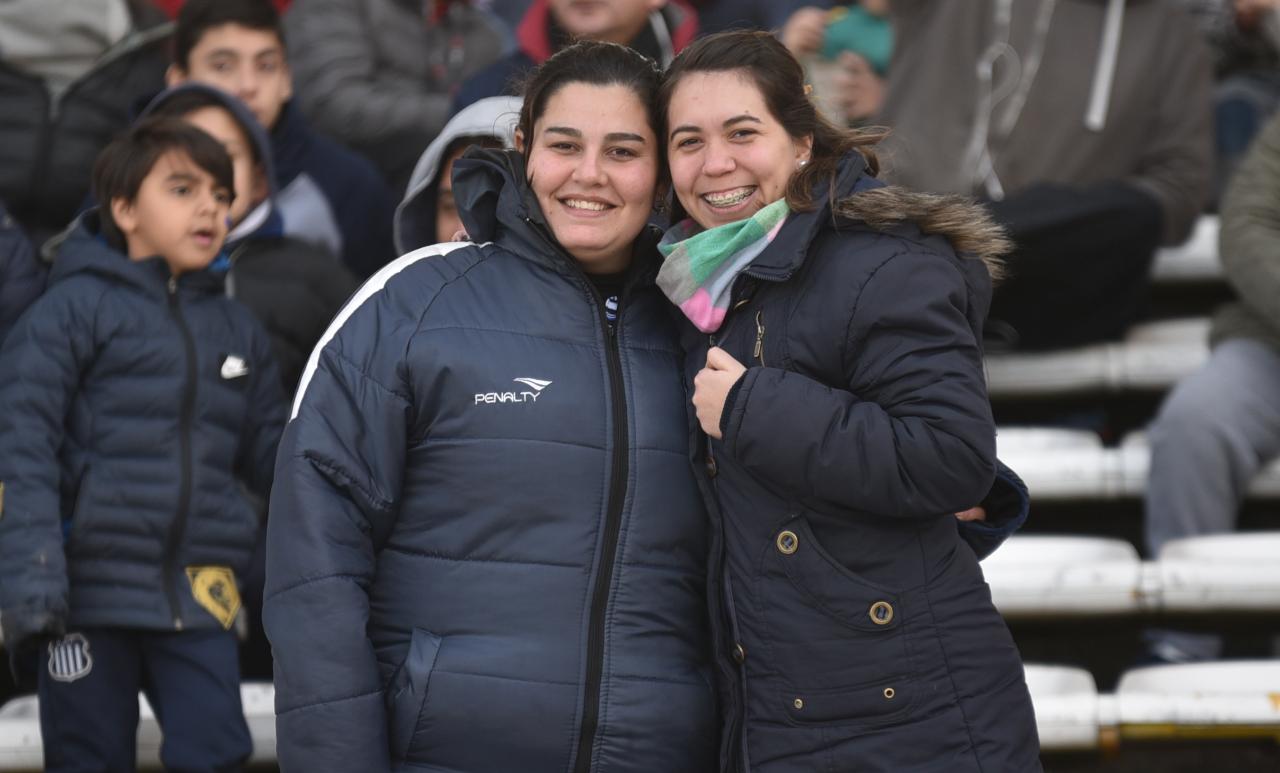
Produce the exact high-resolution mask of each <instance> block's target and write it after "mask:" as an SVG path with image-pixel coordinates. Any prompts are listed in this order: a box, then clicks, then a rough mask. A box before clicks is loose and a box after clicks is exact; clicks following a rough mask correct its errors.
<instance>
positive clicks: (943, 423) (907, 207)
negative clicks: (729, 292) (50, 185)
mask: <svg viewBox="0 0 1280 773" xmlns="http://www.w3.org/2000/svg"><path fill="white" fill-rule="evenodd" d="M863 170H864V164H863V162H862V159H861V157H860V156H851V157H850V158H848V159H846V160H845V161H844V163H843V165H842V167H841V171H840V173H839V176H838V181H837V185H836V191H838V193H839V195H840V196H841V197H842V201H841V202H840V206H839V210H840V216H839V217H833V216H832V211H831V210H832V208H831V206H830V202H829V201H828V199H827V196H826V195H825V191H826V186H823V190H822V191H817V193H818V194H819V201H820V204H821V205H820V206H819V207H818V209H817V210H816V211H813V212H809V213H793V214H792V215H791V216H790V217H789V218H788V220H787V221H786V223H785V224H784V226H783V228H782V230H781V231H780V232H779V234H778V236H777V237H776V238H775V240H774V241H773V243H772V244H770V245H769V247H768V248H766V250H765V251H764V252H763V253H762V254H761V255H760V256H759V257H758V258H756V260H755V262H754V263H752V265H751V266H750V267H749V268H748V269H747V270H746V272H745V275H744V276H745V277H746V278H745V279H740V280H739V284H738V286H737V288H736V289H735V293H736V297H735V300H734V303H733V305H732V308H733V311H732V312H730V314H729V316H728V318H727V319H726V321H725V323H724V326H723V327H722V328H721V330H720V332H719V333H718V334H717V335H716V336H715V337H714V338H715V343H716V344H717V345H719V346H721V347H723V348H724V349H726V350H727V351H728V352H729V354H731V355H733V356H734V357H735V358H737V359H738V360H739V361H740V362H742V363H743V364H745V365H747V366H748V370H747V372H746V375H745V376H743V378H742V379H741V380H740V381H739V382H738V385H737V386H736V387H735V388H734V390H733V391H731V392H730V395H729V399H728V401H727V402H726V405H725V413H724V420H723V424H722V430H723V440H719V441H711V443H710V445H709V447H708V446H707V445H706V444H705V443H703V442H702V441H701V440H700V438H699V437H695V442H694V443H693V444H692V447H693V450H694V453H695V458H696V460H697V461H698V462H699V463H700V465H699V466H702V464H703V463H705V464H706V466H707V469H708V471H709V475H708V477H707V478H706V479H705V481H704V482H705V483H706V487H705V491H706V493H707V495H708V499H709V502H710V503H711V505H712V506H713V527H712V536H711V539H712V552H711V556H712V561H711V563H712V566H711V577H710V582H711V584H712V586H713V587H712V590H711V593H710V594H709V596H710V599H711V605H712V625H713V635H714V638H715V648H716V651H717V655H718V656H719V657H718V675H719V677H720V683H721V685H722V698H723V708H724V714H725V721H726V726H725V728H726V732H725V734H724V743H725V749H724V754H723V761H724V765H725V768H726V769H727V770H732V771H736V772H742V771H751V772H752V773H801V772H802V771H803V773H811V772H812V771H816V770H824V771H825V770H832V771H834V770H858V771H903V770H912V771H925V770H929V771H948V773H953V772H957V771H986V772H987V773H992V772H993V771H1009V772H1010V773H1013V772H1014V771H1017V772H1018V773H1023V772H1025V771H1032V770H1037V769H1038V768H1039V763H1038V752H1039V748H1038V743H1037V740H1036V729H1035V721H1034V716H1033V713H1032V707H1031V701H1030V698H1029V696H1028V693H1027V688H1026V686H1025V684H1024V681H1023V671H1022V664H1021V662H1020V660H1019V657H1018V651H1017V649H1016V648H1015V647H1014V644H1013V640H1012V639H1011V637H1010V636H1009V632H1008V630H1007V629H1006V628H1005V625H1004V622H1003V621H1002V620H1001V618H1000V615H999V614H998V613H997V612H996V610H995V608H994V607H993V606H992V603H991V597H990V593H989V591H988V589H987V587H986V584H985V583H984V582H983V578H982V572H981V570H980V569H979V567H978V562H977V558H976V556H975V554H974V551H973V550H971V549H970V547H969V546H968V545H967V544H966V543H965V542H964V541H963V540H962V539H961V538H960V536H959V534H958V530H957V529H956V524H955V516H954V515H953V514H954V513H956V512H959V511H961V510H964V509H966V508H968V507H970V506H972V505H973V504H974V503H975V502H978V501H980V500H981V499H982V498H983V497H984V496H985V495H986V494H987V492H988V487H989V486H990V485H991V483H992V481H993V478H994V476H995V472H996V466H997V463H996V458H995V430H994V425H993V423H992V418H991V410H990V406H989V404H988V400H987V394H986V387H985V380H984V377H983V369H982V352H981V350H980V343H979V342H980V341H981V329H982V321H983V317H984V316H985V314H986V311H987V304H988V302H989V299H990V279H989V277H988V272H987V268H986V267H985V266H984V265H983V262H982V261H980V260H977V259H970V258H960V257H957V256H956V253H955V252H954V251H953V249H952V246H951V244H949V243H948V239H947V237H946V236H941V235H930V236H926V235H924V234H922V233H921V228H919V227H917V226H916V225H914V224H911V223H910V221H915V220H918V219H924V220H925V221H926V225H925V227H926V228H929V229H931V230H943V231H946V232H947V233H948V235H949V236H951V237H952V239H953V240H954V241H957V242H958V243H959V244H960V245H961V246H962V247H968V246H973V247H977V248H979V249H980V248H981V246H982V240H983V239H984V238H986V237H987V236H990V235H991V234H990V233H989V232H980V233H966V232H965V229H971V228H972V227H973V226H974V225H975V224H977V217H976V216H975V214H974V213H973V212H970V211H968V210H966V209H964V208H962V207H959V205H956V204H954V203H950V202H947V201H945V200H944V201H941V202H940V201H939V200H938V199H936V198H931V197H924V196H920V195H916V194H907V193H904V192H901V191H897V190H895V189H886V188H883V187H882V186H881V184H880V183H878V182H876V181H875V180H873V179H872V178H870V177H868V176H865V175H864V173H863ZM872 189H878V190H872ZM852 193H857V194H858V195H855V196H852V197H851V198H843V197H848V196H849V194H852ZM868 217H872V218H874V219H875V221H876V222H877V223H878V224H879V225H881V226H882V227H881V230H876V229H873V228H871V227H869V226H868V225H867V223H866V218H868ZM894 220H896V221H908V222H896V223H894V224H888V223H887V222H883V221H894ZM948 223H950V224H951V225H948ZM686 344H687V347H688V348H689V357H688V360H687V363H686V374H687V377H688V380H689V385H691V382H692V378H693V376H694V375H695V374H696V373H697V371H698V369H699V368H700V367H701V366H702V365H703V364H704V363H705V361H706V351H707V347H708V346H709V344H710V342H709V341H708V337H707V336H705V335H700V334H690V335H688V337H687V339H686Z"/></svg>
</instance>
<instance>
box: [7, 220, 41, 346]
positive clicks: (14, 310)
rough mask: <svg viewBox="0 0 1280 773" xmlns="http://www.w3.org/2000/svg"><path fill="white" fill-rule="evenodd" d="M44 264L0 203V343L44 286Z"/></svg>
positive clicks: (20, 228)
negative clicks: (38, 259) (37, 258)
mask: <svg viewBox="0 0 1280 773" xmlns="http://www.w3.org/2000/svg"><path fill="white" fill-rule="evenodd" d="M44 280H45V268H44V266H43V265H42V264H41V263H40V262H39V261H37V260H36V252H35V250H34V249H33V248H32V247H31V242H30V241H28V240H27V235H26V234H25V233H23V232H22V227H21V226H19V225H18V222H17V221H16V220H14V219H13V218H12V217H11V216H10V215H9V212H8V210H6V209H5V208H4V205H3V204H0V344H2V343H4V337H5V336H6V335H8V333H9V328H11V327H13V323H14V322H17V321H18V317H20V316H22V312H24V311H26V310H27V307H28V306H30V305H31V302H32V301H34V300H35V299H36V298H38V297H39V296H40V293H41V291H43V290H44Z"/></svg>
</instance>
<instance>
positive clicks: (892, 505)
mask: <svg viewBox="0 0 1280 773" xmlns="http://www.w3.org/2000/svg"><path fill="white" fill-rule="evenodd" d="M855 304H856V305H855V306H854V312H853V316H852V319H851V320H850V323H849V327H848V329H847V331H846V330H840V331H812V333H811V334H812V335H814V336H823V335H830V336H831V339H832V342H833V345H839V344H838V342H839V340H840V337H841V335H842V334H843V335H844V353H845V371H846V375H845V378H846V383H844V384H839V385H830V386H829V385H826V384H822V383H819V382H818V381H815V380H814V379H812V378H809V377H807V376H805V375H802V374H800V373H795V372H791V371H787V370H781V369H778V368H771V367H758V368H750V369H748V370H747V372H746V374H745V375H744V376H743V378H742V381H741V386H740V387H739V388H738V389H737V390H736V392H735V393H734V394H733V395H731V397H732V403H731V404H726V405H725V412H726V413H727V417H726V418H725V420H724V422H723V426H724V432H723V436H724V439H723V447H724V449H725V450H727V452H728V453H729V454H730V455H731V456H733V457H734V458H736V459H737V460H739V461H740V462H741V463H742V464H743V465H744V466H745V467H746V468H747V469H748V470H749V471H751V472H753V473H755V474H757V475H759V476H761V477H763V478H765V479H767V480H769V481H771V482H773V483H774V484H775V485H777V486H779V487H781V488H783V489H784V490H787V491H790V492H791V494H792V495H793V496H795V497H797V498H800V499H809V498H814V499H817V500H820V501H825V502H830V503H834V504H836V505H837V506H839V507H846V508H851V509H855V510H859V511H861V512H866V513H873V514H876V515H881V516H889V517H912V516H936V515H939V514H942V513H957V512H960V511H962V510H965V509H968V508H970V507H973V506H974V505H975V504H976V503H978V502H979V501H981V500H982V498H983V496H984V495H986V493H987V491H988V489H990V487H991V482H992V479H993V477H994V474H995V430H994V425H993V422H992V418H991V407H990V404H989V402H988V400H987V391H986V383H985V379H984V378H983V371H982V357H981V353H980V350H979V346H978V343H977V341H976V340H975V338H974V334H973V330H972V329H971V328H970V326H969V323H968V321H967V319H966V315H965V310H966V307H967V305H968V300H967V292H966V286H965V282H964V279H963V277H962V276H961V274H960V272H959V271H958V270H957V269H956V268H955V266H953V265H951V264H950V263H949V261H948V260H947V259H945V258H942V257H940V256H938V255H934V254H929V253H921V252H904V253H901V254H898V255H896V256H894V257H892V258H890V259H888V260H887V261H886V262H885V263H883V264H882V265H881V266H880V268H879V269H878V270H877V271H876V272H875V273H874V274H873V275H872V276H871V277H870V279H868V280H867V281H866V282H865V283H864V285H863V287H862V288H861V289H860V290H859V291H858V297H857V299H856V301H855ZM833 327H834V326H833ZM793 334H794V331H793Z"/></svg>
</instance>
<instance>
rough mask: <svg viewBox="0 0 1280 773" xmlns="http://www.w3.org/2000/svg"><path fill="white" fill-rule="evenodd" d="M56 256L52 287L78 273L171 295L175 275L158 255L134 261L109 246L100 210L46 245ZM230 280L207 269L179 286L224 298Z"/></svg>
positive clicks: (181, 280) (180, 280)
mask: <svg viewBox="0 0 1280 773" xmlns="http://www.w3.org/2000/svg"><path fill="white" fill-rule="evenodd" d="M46 249H51V250H52V251H53V254H54V261H53V267H52V269H51V270H50V273H49V284H50V285H52V284H53V283H54V282H57V281H60V280H62V279H65V278H67V277H70V276H73V275H75V274H94V275H97V276H101V277H105V278H107V279H110V280H112V281H115V282H122V283H125V284H129V285H133V286H134V287H137V288H139V289H141V290H143V291H145V292H147V293H148V294H151V295H160V296H164V295H167V294H168V288H169V278H170V276H171V273H170V271H169V267H168V265H166V264H165V262H164V259H162V258H160V257H159V256H156V257H154V258H146V259H144V260H130V259H129V258H128V256H126V255H125V254H124V253H122V252H120V251H119V250H117V249H115V248H114V247H112V246H111V245H109V244H108V243H107V241H106V239H105V238H104V237H103V236H102V234H101V231H100V228H99V225H98V210H97V209H91V210H88V211H87V212H85V213H84V214H82V215H81V216H80V217H78V218H77V219H76V220H75V222H74V223H72V224H71V226H70V227H68V228H67V230H66V231H64V232H63V233H62V234H59V235H58V236H55V237H54V238H53V239H51V240H50V242H49V243H48V244H47V245H46ZM225 282H226V278H225V275H224V274H223V273H222V272H220V271H215V270H212V269H205V270H203V271H192V272H190V273H186V274H183V275H182V276H180V277H178V287H179V288H181V289H183V290H190V291H193V292H196V293H199V294H203V295H221V294H222V293H223V291H224V288H225Z"/></svg>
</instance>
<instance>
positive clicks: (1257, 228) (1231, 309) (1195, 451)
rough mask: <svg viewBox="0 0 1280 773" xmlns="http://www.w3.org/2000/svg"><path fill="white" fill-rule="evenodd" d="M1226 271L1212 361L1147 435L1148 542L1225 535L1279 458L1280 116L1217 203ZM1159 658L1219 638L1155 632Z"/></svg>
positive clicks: (1179, 390)
mask: <svg viewBox="0 0 1280 773" xmlns="http://www.w3.org/2000/svg"><path fill="white" fill-rule="evenodd" d="M1220 241H1221V243H1220V245H1219V246H1220V250H1219V254H1220V255H1221V259H1222V267H1223V271H1224V272H1225V274H1226V277H1227V281H1228V282H1230V283H1231V286H1232V288H1233V289H1234V290H1235V291H1236V295H1237V296H1238V297H1239V301H1238V302H1236V303H1233V304H1231V305H1229V306H1226V307H1225V308H1223V309H1222V310H1221V311H1220V312H1219V313H1218V315H1217V317H1216V318H1215V319H1214V324H1213V332H1212V341H1213V345H1214V346H1213V353H1212V355H1211V356H1210V358H1209V361H1208V362H1207V363H1205V364H1204V365H1203V366H1202V367H1201V368H1200V370H1198V371H1196V372H1195V373H1194V374H1192V375H1191V376H1189V377H1188V378H1187V379H1186V380H1185V381H1183V382H1181V383H1180V384H1178V386H1177V387H1175V388H1174V390H1173V392H1171V393H1170V394H1169V396H1168V397H1167V398H1166V399H1165V402H1164V405H1163V406H1161V409H1160V413H1159V415H1158V416H1157V417H1156V419H1155V421H1154V423H1153V424H1152V425H1151V428H1150V439H1151V473H1150V479H1149V480H1148V482H1147V494H1146V539H1147V546H1148V548H1150V550H1151V553H1152V555H1155V554H1157V553H1158V552H1159V550H1160V548H1161V547H1162V546H1163V545H1164V544H1165V543H1166V542H1168V541H1170V540H1173V539H1178V538H1181V537H1191V536H1196V535H1200V534H1212V533H1218V532H1228V531H1232V530H1233V529H1234V528H1235V524H1236V517H1237V514H1238V511H1239V509H1240V504H1241V502H1242V501H1243V500H1244V495H1245V493H1246V492H1247V491H1248V488H1249V482H1250V481H1251V480H1252V479H1253V477H1254V475H1255V474H1257V472H1258V471H1259V470H1260V469H1261V468H1262V466H1263V465H1264V464H1266V463H1267V462H1268V461H1270V460H1271V459H1274V458H1275V457H1277V456H1280V118H1273V119H1272V120H1271V122H1270V123H1268V124H1267V125H1266V127H1264V129H1263V131H1262V133H1261V134H1259V136H1258V139H1257V141H1256V142H1255V143H1254V144H1253V147H1252V149H1251V150H1250V151H1249V153H1248V155H1246V156H1245V159H1244V162H1243V163H1242V164H1241V165H1240V169H1239V171H1238V172H1237V174H1236V176H1235V178H1234V179H1233V180H1232V181H1231V184H1230V185H1229V186H1228V188H1227V194H1226V197H1225V199H1224V200H1223V205H1222V230H1221V232H1220ZM1150 638H1151V641H1150V645H1151V652H1152V655H1153V656H1154V657H1155V658H1156V659H1159V660H1167V661H1182V660H1198V659H1206V658H1214V657H1216V656H1217V655H1218V654H1219V650H1220V640H1219V639H1218V637H1216V636H1211V635H1204V634H1185V633H1173V632H1156V633H1154V634H1153V635H1152V636H1151V637H1150Z"/></svg>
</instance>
